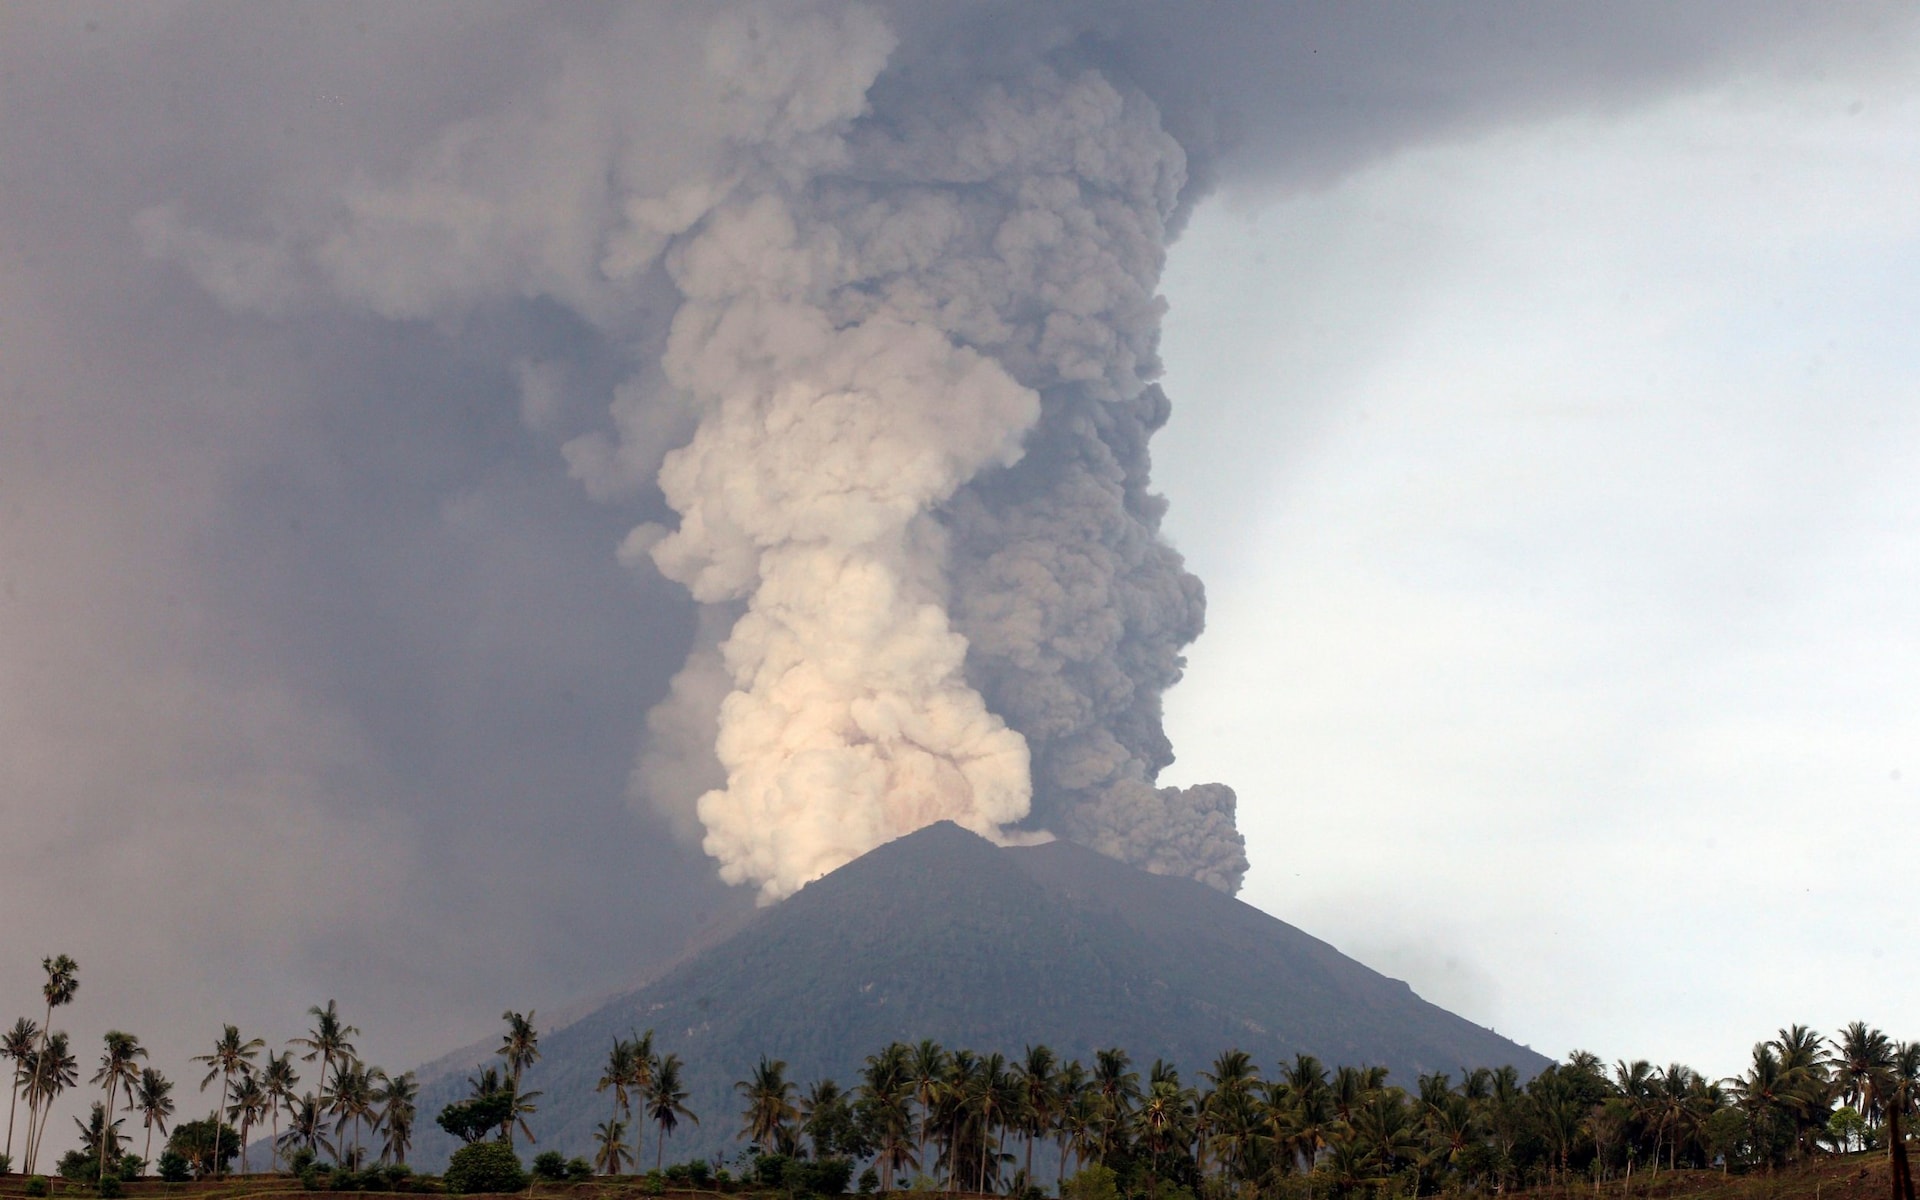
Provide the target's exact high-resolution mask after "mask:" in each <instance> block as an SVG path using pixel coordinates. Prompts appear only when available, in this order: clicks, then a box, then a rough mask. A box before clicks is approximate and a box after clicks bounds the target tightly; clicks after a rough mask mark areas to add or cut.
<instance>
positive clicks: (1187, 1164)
mask: <svg viewBox="0 0 1920 1200" xmlns="http://www.w3.org/2000/svg"><path fill="white" fill-rule="evenodd" d="M1276 1068H1277V1069H1276V1070H1274V1071H1273V1072H1272V1073H1271V1074H1266V1075H1263V1074H1262V1072H1261V1071H1260V1069H1259V1067H1258V1065H1257V1064H1255V1063H1254V1062H1253V1060H1252V1059H1251V1058H1250V1057H1249V1056H1248V1055H1247V1054H1246V1053H1244V1052H1242V1051H1239V1050H1229V1051H1226V1052H1224V1053H1222V1054H1220V1055H1219V1056H1218V1057H1217V1058H1215V1060H1214V1061H1213V1063H1212V1064H1211V1066H1210V1068H1209V1069H1208V1070H1205V1071H1202V1072H1200V1073H1199V1075H1198V1077H1197V1080H1196V1081H1195V1082H1193V1083H1188V1082H1185V1081H1183V1080H1182V1078H1181V1075H1180V1071H1179V1069H1178V1068H1177V1067H1176V1066H1175V1065H1173V1064H1171V1063H1167V1062H1163V1061H1155V1062H1154V1063H1152V1064H1151V1065H1150V1066H1149V1067H1148V1068H1147V1069H1146V1071H1145V1073H1144V1077H1143V1075H1142V1073H1141V1072H1140V1071H1138V1070H1137V1069H1136V1068H1135V1064H1134V1063H1133V1062H1132V1060H1131V1059H1130V1057H1129V1056H1128V1055H1127V1053H1126V1052H1125V1051H1124V1050H1121V1049H1118V1048H1113V1049H1106V1050H1101V1051H1099V1052H1098V1053H1096V1054H1095V1055H1094V1056H1093V1060H1092V1063H1091V1065H1084V1064H1082V1063H1080V1062H1078V1061H1066V1062H1061V1061H1060V1060H1059V1059H1058V1057H1057V1056H1056V1055H1055V1054H1054V1053H1053V1052H1052V1051H1051V1050H1050V1049H1048V1048H1047V1047H1046V1046H1030V1047H1028V1048H1027V1049H1026V1051H1025V1053H1024V1055H1023V1056H1021V1057H1019V1058H1018V1059H1015V1060H1009V1059H1007V1058H1005V1057H1004V1056H1002V1055H1000V1054H977V1053H973V1052H971V1051H968V1050H952V1051H949V1050H946V1049H944V1048H942V1047H941V1046H940V1045H938V1044H937V1043H935V1042H932V1041H923V1042H920V1043H918V1044H917V1045H905V1044H895V1045H891V1046H888V1047H886V1048H884V1049H883V1050H881V1051H879V1052H878V1053H876V1054H874V1055H872V1056H870V1057H868V1058H867V1060H866V1063H865V1066H864V1068H863V1070H862V1072H861V1076H860V1081H859V1083H858V1085H857V1086H856V1087H855V1088H853V1089H852V1090H851V1091H850V1092H848V1091H843V1090H842V1089H841V1088H840V1087H839V1086H838V1085H837V1084H836V1083H835V1082H834V1081H833V1080H830V1079H823V1080H819V1081H817V1082H814V1083H812V1084H810V1085H809V1086H807V1087H806V1088H804V1089H802V1088H801V1087H800V1086H798V1085H797V1084H796V1083H795V1082H794V1081H792V1080H790V1079H788V1078H787V1071H786V1064H785V1063H784V1062H781V1061H780V1060H777V1059H768V1058H763V1059H761V1061H760V1063H759V1064H758V1066H757V1067H756V1068H755V1069H754V1071H753V1072H752V1074H751V1075H750V1076H749V1077H748V1078H746V1079H743V1080H741V1081H739V1082H738V1083H737V1084H736V1085H735V1090H736V1091H737V1093H738V1094H739V1095H740V1097H741V1098H742V1100H743V1102H744V1108H743V1111H742V1117H741V1132H740V1137H741V1139H742V1140H743V1141H746V1142H749V1143H751V1145H752V1146H753V1147H754V1148H755V1149H756V1150H757V1151H759V1152H760V1153H762V1154H766V1155H776V1156H784V1157H788V1158H806V1157H809V1156H810V1157H812V1158H814V1159H822V1158H828V1157H835V1156H838V1157H843V1158H848V1159H852V1160H855V1161H865V1162H868V1163H869V1164H870V1166H869V1172H870V1177H869V1179H868V1181H867V1182H868V1184H869V1186H871V1187H873V1188H876V1189H878V1190H891V1189H893V1188H897V1187H900V1186H902V1185H910V1186H916V1187H919V1188H927V1187H935V1188H939V1189H944V1190H946V1191H949V1192H971V1193H998V1192H1005V1193H1007V1194H1010V1195H1024V1194H1029V1193H1037V1194H1044V1193H1045V1192H1049V1191H1051V1192H1053V1193H1054V1194H1057V1195H1065V1196H1075V1195H1079V1196H1082V1197H1084V1198H1085V1200H1096V1198H1097V1197H1100V1196H1105V1195H1110V1194H1121V1195H1127V1196H1164V1195H1170V1194H1171V1195H1177V1196H1186V1195H1190V1196H1204V1197H1216V1196H1217V1197H1227V1196H1240V1197H1246V1196H1268V1195H1272V1196H1283V1197H1284V1196H1323V1195H1324V1196H1347V1195H1352V1194H1355V1193H1357V1192H1367V1191H1375V1190H1380V1189H1386V1190H1390V1191H1392V1192H1393V1193H1395V1194H1404V1195H1409V1196H1420V1195H1428V1194H1436V1193H1446V1192H1463V1191H1482V1192H1497V1191H1503V1190H1506V1189H1508V1188H1511V1187H1516V1186H1526V1185H1538V1184H1542V1183H1549V1182H1559V1181H1564V1180H1567V1179H1569V1178H1572V1177H1576V1176H1577V1177H1581V1178H1585V1179H1590V1180H1592V1181H1595V1182H1601V1181H1606V1180H1617V1179H1629V1180H1630V1179H1631V1177H1632V1174H1633V1173H1634V1172H1635V1171H1642V1172H1651V1173H1656V1174H1657V1173H1658V1172H1660V1171H1661V1170H1663V1169H1664V1170H1667V1171H1673V1170H1677V1169H1682V1168H1708V1167H1718V1168H1719V1169H1721V1170H1749V1169H1756V1168H1757V1169H1770V1168H1773V1167H1777V1166H1780V1165H1783V1164H1785V1163H1789V1162H1793V1161H1798V1160H1803V1159H1806V1158H1808V1157H1810V1156H1814V1155H1819V1154H1825V1153H1832V1152H1845V1151H1850V1150H1864V1149H1872V1148H1878V1147H1885V1148H1887V1150H1888V1152H1889V1155H1890V1157H1891V1159H1892V1162H1893V1173H1894V1187H1895V1193H1896V1195H1897V1196H1899V1197H1902V1198H1903V1200H1911V1198H1912V1195H1913V1190H1912V1182H1911V1176H1910V1174H1909V1173H1908V1172H1907V1167H1906V1153H1905V1140H1906V1136H1905V1132H1904V1127H1905V1126H1906V1125H1907V1124H1908V1122H1909V1119H1910V1118H1911V1117H1912V1115H1913V1112H1914V1109H1915V1105H1916V1102H1920V1045H1916V1044H1913V1043H1904V1042H1894V1041H1892V1040H1890V1039H1889V1038H1888V1037H1887V1035H1886V1034H1884V1033H1882V1032H1881V1031H1879V1030H1877V1029H1873V1028H1871V1027H1869V1026H1868V1025H1866V1024H1864V1023H1861V1022H1855V1023H1853V1024H1851V1025H1848V1026H1847V1027H1846V1028H1845V1029H1844V1030H1842V1031H1840V1032H1839V1033H1838V1034H1836V1035H1835V1036H1833V1037H1832V1038H1823V1037H1822V1036H1821V1035H1819V1034H1818V1033H1816V1032H1814V1031H1813V1030H1811V1029H1810V1028H1808V1027H1807V1026H1804V1025H1793V1026H1789V1027H1787V1028H1784V1029H1781V1030H1780V1031H1779V1032H1778V1034H1777V1036H1776V1037H1774V1038H1771V1039H1768V1040H1766V1041H1762V1042H1760V1043H1757V1044H1756V1045H1755V1046H1754V1048H1753V1056H1752V1062H1751V1065H1750V1066H1749V1067H1748V1069H1747V1071H1746V1072H1745V1073H1743V1074H1741V1075H1738V1076H1734V1077H1731V1078H1727V1079H1722V1080H1717V1081H1716V1080H1710V1079H1708V1078H1706V1077H1705V1076H1702V1075H1701V1074H1700V1073H1699V1072H1697V1071H1695V1070H1693V1069H1692V1068H1691V1067H1688V1066H1686V1065H1684V1064H1680V1063H1674V1064H1670V1065H1668V1066H1666V1067H1655V1066H1653V1065H1652V1064H1650V1063H1648V1062H1645V1061H1639V1060H1636V1061H1624V1060H1623V1061H1620V1062H1616V1063H1614V1064H1613V1065H1612V1066H1611V1067H1608V1066H1607V1065H1606V1064H1605V1063H1604V1062H1602V1060H1601V1059H1599V1058H1598V1057H1597V1056H1595V1055H1593V1054H1590V1053H1587V1052H1584V1051H1576V1052H1574V1053H1572V1054H1570V1055H1568V1057H1567V1059H1566V1060H1565V1061H1564V1062H1558V1063H1554V1064H1552V1065H1550V1066H1548V1067H1547V1068H1546V1069H1545V1070H1544V1071H1542V1072H1540V1073H1539V1074H1538V1075H1536V1076H1534V1077H1533V1078H1532V1079H1529V1080H1525V1081H1523V1080H1522V1079H1521V1078H1520V1076H1519V1074H1518V1072H1517V1071H1515V1070H1514V1068H1512V1067H1510V1066H1508V1067H1500V1068H1493V1069H1488V1068H1473V1069H1463V1070H1461V1071H1460V1072H1459V1073H1458V1075H1457V1076H1456V1075H1454V1074H1450V1073H1447V1072H1433V1073H1430V1074H1426V1075H1422V1076H1420V1077H1419V1078H1418V1080H1417V1081H1416V1084H1415V1086H1414V1087H1413V1088H1412V1089H1408V1088H1403V1087H1400V1086H1397V1085H1395V1084H1392V1083H1389V1082H1388V1073H1387V1070H1386V1068H1384V1067H1377V1066H1375V1067H1367V1066H1335V1067H1332V1068H1329V1067H1328V1066H1326V1065H1325V1064H1322V1063H1321V1062H1320V1061H1319V1060H1318V1059H1316V1058H1314V1057H1313V1056H1312V1055H1308V1054H1299V1055H1296V1056H1295V1057H1294V1058H1293V1059H1292V1060H1291V1061H1288V1062H1283V1063H1279V1064H1276ZM1037 1147H1046V1148H1048V1149H1049V1150H1050V1151H1051V1155H1050V1157H1052V1158H1053V1160H1054V1161H1053V1178H1052V1179H1051V1180H1047V1179H1039V1178H1036V1177H1035V1168H1034V1154H1035V1150H1036V1148H1037Z"/></svg>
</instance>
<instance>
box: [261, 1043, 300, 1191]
mask: <svg viewBox="0 0 1920 1200" xmlns="http://www.w3.org/2000/svg"><path fill="white" fill-rule="evenodd" d="M299 1084H300V1074H299V1072H298V1071H296V1070H295V1069H294V1066H293V1055H292V1054H279V1055H276V1054H275V1053H274V1052H273V1051H271V1050H269V1051H267V1065H266V1069H265V1070H263V1071H261V1073H260V1086H261V1087H263V1088H265V1089H266V1093H267V1119H268V1120H269V1121H270V1122H272V1125H273V1140H272V1142H270V1143H269V1144H270V1145H271V1146H272V1148H273V1149H272V1154H273V1169H274V1170H276V1171H277V1170H279V1169H280V1112H281V1110H282V1109H285V1110H287V1111H288V1112H291V1111H292V1110H293V1105H294V1090H293V1089H294V1088H296V1087H298V1086H299Z"/></svg>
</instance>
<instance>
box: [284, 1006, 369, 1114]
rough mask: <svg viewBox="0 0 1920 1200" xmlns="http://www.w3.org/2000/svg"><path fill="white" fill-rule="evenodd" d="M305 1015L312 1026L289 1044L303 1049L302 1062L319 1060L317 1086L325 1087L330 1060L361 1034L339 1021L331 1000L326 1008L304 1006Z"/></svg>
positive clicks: (346, 1051) (347, 1051)
mask: <svg viewBox="0 0 1920 1200" xmlns="http://www.w3.org/2000/svg"><path fill="white" fill-rule="evenodd" d="M307 1015H308V1016H310V1017H312V1018H313V1028H312V1029H310V1030H308V1031H307V1036H306V1037H303V1038H294V1039H293V1040H292V1041H290V1042H288V1045H291V1046H300V1047H304V1048H305V1050H306V1053H305V1054H302V1055H301V1056H300V1061H301V1062H312V1061H314V1060H315V1059H319V1060H320V1087H321V1089H322V1090H324V1089H325V1088H326V1086H327V1080H328V1079H329V1078H330V1077H331V1076H332V1074H333V1060H334V1059H336V1058H339V1057H340V1056H342V1055H351V1054H353V1053H354V1047H353V1043H352V1042H351V1041H349V1040H348V1039H349V1038H355V1037H358V1036H360V1031H359V1030H358V1029H356V1028H354V1027H353V1026H351V1025H348V1024H345V1023H343V1022H342V1021H341V1020H340V1010H339V1008H338V1007H337V1006H336V1005H335V1004H334V1002H333V1001H332V1000H328V1001H327V1006H326V1007H325V1008H321V1007H320V1006H319V1005H318V1004H316V1005H313V1006H312V1007H311V1008H309V1009H307ZM309 1149H311V1147H309Z"/></svg>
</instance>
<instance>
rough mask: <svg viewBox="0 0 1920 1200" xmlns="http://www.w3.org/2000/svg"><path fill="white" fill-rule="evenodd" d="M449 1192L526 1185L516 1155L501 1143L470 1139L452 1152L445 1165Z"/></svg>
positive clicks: (514, 1189) (504, 1189)
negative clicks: (451, 1157) (472, 1140)
mask: <svg viewBox="0 0 1920 1200" xmlns="http://www.w3.org/2000/svg"><path fill="white" fill-rule="evenodd" d="M444 1178H445V1179H446V1181H447V1190H448V1191H450V1192H469V1193H471V1192H517V1191H519V1190H520V1189H521V1188H524V1187H526V1186H527V1173H526V1171H525V1170H523V1169H522V1168H521V1166H520V1159H519V1156H517V1155H516V1154H514V1152H513V1147H511V1146H509V1145H507V1144H506V1143H505V1142H474V1143H473V1144H472V1145H470V1146H462V1147H460V1148H459V1149H458V1150H455V1151H454V1152H453V1160H452V1161H451V1162H449V1163H448V1164H447V1173H446V1175H445V1176H444Z"/></svg>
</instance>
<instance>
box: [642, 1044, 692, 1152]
mask: <svg viewBox="0 0 1920 1200" xmlns="http://www.w3.org/2000/svg"><path fill="white" fill-rule="evenodd" d="M680 1066H681V1064H680V1056H679V1055H678V1054H669V1055H667V1056H666V1057H665V1058H663V1059H661V1060H660V1063H659V1066H658V1067H656V1068H655V1070H654V1072H653V1084H652V1086H651V1087H649V1088H648V1089H647V1115H648V1116H651V1117H652V1118H653V1121H654V1124H656V1125H658V1126H660V1138H659V1142H658V1144H657V1145H656V1147H655V1149H654V1161H653V1165H654V1168H655V1169H656V1170H658V1169H659V1167H660V1164H661V1162H662V1161H663V1160H664V1158H665V1156H666V1152H667V1138H668V1136H669V1135H671V1134H672V1133H673V1131H674V1130H675V1129H677V1128H679V1127H680V1118H682V1117H685V1118H686V1119H687V1120H689V1121H692V1122H693V1123H694V1124H695V1125H698V1124H699V1123H700V1118H699V1117H697V1116H695V1115H694V1114H693V1110H692V1109H690V1108H688V1107H687V1089H686V1088H685V1087H683V1086H682V1085H681V1083H680Z"/></svg>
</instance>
